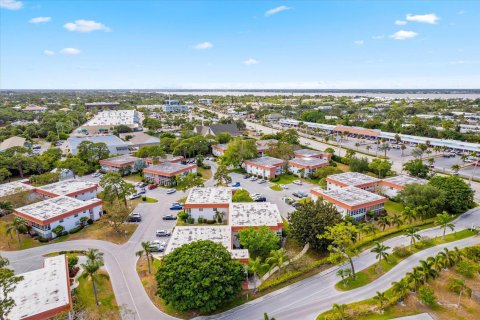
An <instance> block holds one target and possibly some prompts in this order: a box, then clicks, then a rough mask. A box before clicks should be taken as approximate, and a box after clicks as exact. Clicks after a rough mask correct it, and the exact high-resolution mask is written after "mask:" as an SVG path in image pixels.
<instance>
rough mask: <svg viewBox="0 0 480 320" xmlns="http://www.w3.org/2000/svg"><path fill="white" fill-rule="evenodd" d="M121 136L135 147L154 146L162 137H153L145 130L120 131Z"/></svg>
mask: <svg viewBox="0 0 480 320" xmlns="http://www.w3.org/2000/svg"><path fill="white" fill-rule="evenodd" d="M120 138H121V139H122V140H123V141H125V143H126V144H128V145H129V146H131V147H133V148H140V147H143V146H154V145H157V144H159V143H160V139H159V138H157V137H152V136H150V135H148V134H146V133H145V132H141V131H139V132H127V133H120Z"/></svg>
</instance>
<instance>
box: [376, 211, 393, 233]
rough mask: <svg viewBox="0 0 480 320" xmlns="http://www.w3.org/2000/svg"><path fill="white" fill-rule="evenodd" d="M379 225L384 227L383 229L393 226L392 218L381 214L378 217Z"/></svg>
mask: <svg viewBox="0 0 480 320" xmlns="http://www.w3.org/2000/svg"><path fill="white" fill-rule="evenodd" d="M377 223H378V225H379V226H380V227H381V228H382V231H385V228H386V227H387V226H391V225H392V223H391V221H390V218H389V217H388V216H387V215H384V216H380V217H379V218H378V222H377Z"/></svg>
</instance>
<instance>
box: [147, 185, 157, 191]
mask: <svg viewBox="0 0 480 320" xmlns="http://www.w3.org/2000/svg"><path fill="white" fill-rule="evenodd" d="M157 188H158V186H157V185H156V184H149V185H148V189H149V190H153V189H157Z"/></svg>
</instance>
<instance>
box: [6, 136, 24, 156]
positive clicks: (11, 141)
mask: <svg viewBox="0 0 480 320" xmlns="http://www.w3.org/2000/svg"><path fill="white" fill-rule="evenodd" d="M26 141H27V139H25V138H24V137H17V136H15V137H10V138H8V139H5V140H3V141H2V142H1V143H0V152H2V151H5V150H6V149H8V148H13V147H24V146H25V142H26Z"/></svg>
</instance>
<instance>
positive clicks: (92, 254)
mask: <svg viewBox="0 0 480 320" xmlns="http://www.w3.org/2000/svg"><path fill="white" fill-rule="evenodd" d="M85 256H86V257H87V259H88V260H89V261H92V262H97V263H98V264H99V266H100V267H101V266H103V253H102V252H100V251H98V249H88V250H87V251H86V252H85Z"/></svg>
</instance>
